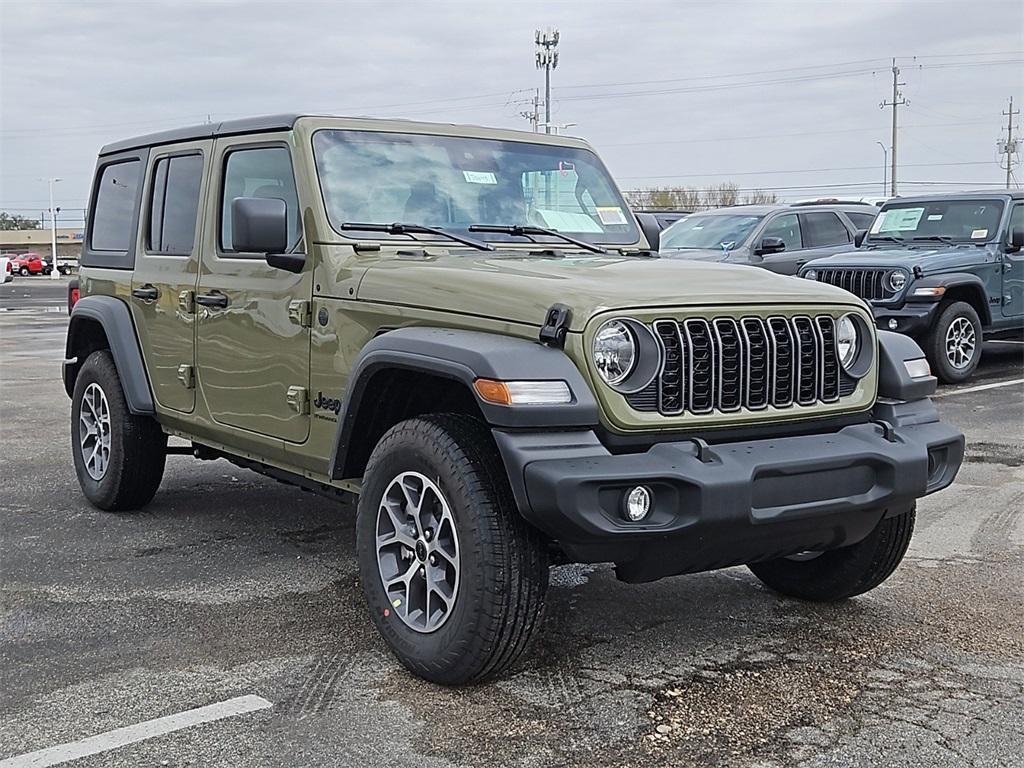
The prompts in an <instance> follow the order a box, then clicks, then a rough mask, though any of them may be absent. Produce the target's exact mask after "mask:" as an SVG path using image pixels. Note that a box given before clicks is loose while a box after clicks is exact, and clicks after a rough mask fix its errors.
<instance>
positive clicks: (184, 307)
mask: <svg viewBox="0 0 1024 768" xmlns="http://www.w3.org/2000/svg"><path fill="white" fill-rule="evenodd" d="M178 309H180V310H181V311H182V312H184V313H185V314H186V315H191V314H193V313H194V312H195V311H196V294H195V292H194V291H182V292H181V293H179V294H178Z"/></svg>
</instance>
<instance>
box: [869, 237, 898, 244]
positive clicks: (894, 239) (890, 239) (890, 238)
mask: <svg viewBox="0 0 1024 768" xmlns="http://www.w3.org/2000/svg"><path fill="white" fill-rule="evenodd" d="M868 240H889V241H890V242H893V243H905V242H907V241H906V240H904V239H903V238H902V237H896V236H895V235H869V236H868Z"/></svg>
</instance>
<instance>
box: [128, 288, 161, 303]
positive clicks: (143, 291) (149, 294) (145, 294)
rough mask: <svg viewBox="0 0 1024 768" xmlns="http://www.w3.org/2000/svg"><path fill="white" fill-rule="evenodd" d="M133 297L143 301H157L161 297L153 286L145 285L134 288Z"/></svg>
mask: <svg viewBox="0 0 1024 768" xmlns="http://www.w3.org/2000/svg"><path fill="white" fill-rule="evenodd" d="M132 296H133V297H134V298H136V299H142V301H156V299H157V297H159V296H160V291H159V290H158V289H156V288H154V287H153V286H152V285H144V286H142V287H141V288H133V289H132Z"/></svg>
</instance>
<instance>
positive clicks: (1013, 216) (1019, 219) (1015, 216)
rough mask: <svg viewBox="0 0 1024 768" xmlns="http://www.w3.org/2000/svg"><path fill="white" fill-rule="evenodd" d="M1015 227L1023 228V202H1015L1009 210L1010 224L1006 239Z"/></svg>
mask: <svg viewBox="0 0 1024 768" xmlns="http://www.w3.org/2000/svg"><path fill="white" fill-rule="evenodd" d="M1015 229H1024V203H1017V205H1015V206H1013V210H1012V211H1010V224H1009V230H1008V232H1007V239H1009V235H1011V234H1012V233H1013V230H1015Z"/></svg>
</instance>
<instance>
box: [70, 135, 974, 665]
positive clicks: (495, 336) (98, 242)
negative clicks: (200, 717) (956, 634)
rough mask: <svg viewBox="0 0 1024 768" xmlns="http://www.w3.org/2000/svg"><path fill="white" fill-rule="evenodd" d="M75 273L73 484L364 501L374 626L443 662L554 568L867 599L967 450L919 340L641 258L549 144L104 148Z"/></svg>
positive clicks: (720, 272) (497, 652)
mask: <svg viewBox="0 0 1024 768" xmlns="http://www.w3.org/2000/svg"><path fill="white" fill-rule="evenodd" d="M81 263H82V268H81V276H80V277H81V298H80V300H79V301H78V302H77V303H76V304H75V307H74V309H73V311H72V313H71V319H70V325H69V329H68V337H67V360H66V362H65V363H64V384H65V387H66V389H67V392H68V394H69V396H71V398H72V417H71V434H72V438H71V439H72V451H73V454H74V462H75V469H76V472H77V475H78V479H79V481H80V483H81V486H82V489H83V491H84V493H85V495H86V497H87V498H88V499H89V501H90V502H92V504H94V505H95V506H96V507H99V508H100V509H105V510H133V509H139V508H140V507H143V506H144V505H145V504H146V503H147V502H149V501H150V500H151V499H152V497H153V495H154V493H155V492H156V490H157V487H158V486H159V485H160V480H161V475H162V473H163V469H164V460H165V457H166V456H167V454H169V453H184V452H187V453H188V454H190V455H194V456H195V457H197V458H200V459H215V458H224V459H227V460H228V461H231V462H233V463H235V464H237V465H239V466H242V467H246V468H249V469H253V470H256V471H257V472H262V473H264V474H266V475H269V476H270V477H273V478H275V479H278V480H281V481H284V482H287V483H291V484H294V485H297V486H300V487H303V488H306V489H309V490H313V491H317V492H320V493H323V494H327V495H330V496H346V495H349V494H355V495H358V507H357V512H356V531H357V543H356V546H357V556H358V560H359V568H360V574H361V581H362V585H363V590H364V592H365V597H366V601H367V604H368V606H369V612H370V616H371V618H372V620H373V621H374V623H375V624H376V626H377V627H378V629H379V630H380V632H381V634H382V635H383V637H384V639H385V641H386V643H387V644H388V646H389V647H390V648H391V650H392V651H393V652H394V654H395V655H396V656H397V657H398V659H399V660H400V661H401V663H402V664H404V665H405V666H406V667H407V668H408V669H410V670H411V671H412V672H414V673H415V674H417V675H420V676H422V677H424V678H427V679H429V680H433V681H436V682H439V683H446V684H458V683H466V682H471V681H477V680H481V679H484V678H487V677H489V676H493V675H496V674H498V673H500V672H501V671H502V670H505V669H507V668H508V667H509V666H510V665H511V664H512V663H513V662H515V660H516V659H517V658H519V657H520V656H521V655H522V653H523V650H524V649H525V648H526V646H527V644H528V641H529V639H530V637H531V635H532V634H533V632H534V630H535V628H536V627H537V626H538V619H539V616H540V614H541V610H542V606H543V602H544V596H545V591H546V587H547V582H548V569H549V566H551V565H552V564H557V563H561V562H584V563H596V562H611V563H614V564H615V568H616V573H617V575H618V577H619V578H620V579H623V580H625V581H630V582H642V581H649V580H653V579H658V578H661V577H664V576H670V575H674V574H681V573H689V572H695V571H704V570H710V569H715V568H724V567H727V566H734V565H740V564H747V565H749V567H750V569H751V570H752V571H753V572H754V574H756V575H757V577H758V578H760V579H761V580H762V581H763V582H764V583H765V584H767V585H768V586H769V587H770V588H772V589H774V590H777V591H778V592H780V593H783V594H786V595H792V596H794V597H798V598H802V599H807V600H827V601H833V600H841V599H844V598H847V597H850V596H852V595H856V594H859V593H862V592H864V591H866V590H869V589H872V588H873V587H875V586H877V585H878V584H880V583H881V582H882V581H883V580H885V579H886V578H887V577H888V576H889V575H890V574H891V573H892V572H893V570H894V569H895V568H896V566H897V564H898V563H899V561H900V559H901V558H902V556H903V554H904V552H905V551H906V548H907V545H908V543H909V540H910V536H911V532H912V529H913V524H914V514H915V512H914V510H915V501H916V499H917V498H919V497H921V496H924V495H926V494H929V493H932V492H934V491H937V490H939V489H941V488H944V487H946V486H947V485H949V484H950V483H951V482H952V480H953V478H954V476H955V475H956V472H957V470H958V469H959V467H960V463H961V461H962V458H963V450H964V441H963V436H962V435H961V434H960V433H959V432H958V431H956V430H955V429H952V428H950V427H949V426H947V425H944V424H942V423H941V422H940V421H939V419H938V416H937V413H936V410H935V408H934V406H933V405H932V403H931V400H930V399H929V396H930V395H931V394H932V393H933V391H934V388H935V379H934V378H933V377H932V376H931V374H930V372H929V368H928V365H927V363H926V362H925V360H924V356H923V354H922V352H921V350H920V348H919V347H918V346H917V345H916V344H915V343H914V341H912V340H911V339H909V338H907V337H906V336H903V335H899V334H893V333H888V332H885V331H876V329H875V327H874V323H873V320H872V316H871V312H870V310H869V309H868V307H867V306H866V305H865V304H864V302H863V301H862V300H861V299H858V298H857V297H856V296H854V295H852V294H850V293H848V292H846V291H843V290H841V289H839V288H836V287H833V286H829V285H823V284H820V283H817V282H812V281H808V280H796V279H793V278H789V277H781V276H777V275H772V274H769V273H766V272H764V271H763V270H758V269H753V268H751V267H745V266H732V265H724V264H704V263H698V262H686V261H672V260H661V259H659V258H657V256H656V254H652V253H651V252H650V251H649V250H648V247H647V244H646V242H645V240H644V238H643V236H642V235H641V234H640V232H639V230H638V228H637V224H636V220H635V218H634V217H633V215H632V213H631V212H630V210H629V209H628V208H627V207H626V203H625V202H624V200H623V198H622V195H621V194H620V192H619V191H618V190H617V188H616V186H615V183H614V182H613V181H612V179H611V177H610V175H609V174H608V171H607V170H606V169H605V167H604V166H603V165H602V163H601V161H600V160H599V159H598V158H597V156H596V155H595V154H594V152H593V151H592V150H591V149H590V147H589V146H588V145H587V144H586V143H585V142H583V141H579V140H576V139H570V138H566V137H561V136H545V135H539V134H533V133H520V132H516V131H506V130H492V129H485V128H479V127H470V126H457V125H440V124H425V123H413V122H404V121H384V120H369V119H348V118H339V117H317V116H297V115H288V116H278V117H269V118H255V119H249V120H240V121H234V122H225V123H221V124H214V125H202V126H198V127H195V128H189V129H184V130H174V131H168V132H165V133H158V134H155V135H151V136H144V137H141V138H136V139H129V140H127V141H121V142H118V143H115V144H111V145H109V146H106V147H104V148H103V149H102V150H101V152H100V156H99V161H98V164H97V166H96V174H95V181H94V184H93V187H92V193H91V198H90V201H89V217H88V222H87V227H86V236H85V242H84V245H83V250H82V261H81ZM169 435H173V436H177V437H179V438H184V440H186V441H188V443H189V446H190V447H188V448H187V450H186V449H185V448H183V447H177V446H173V447H172V446H168V436H169ZM282 514H287V511H286V510H282Z"/></svg>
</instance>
